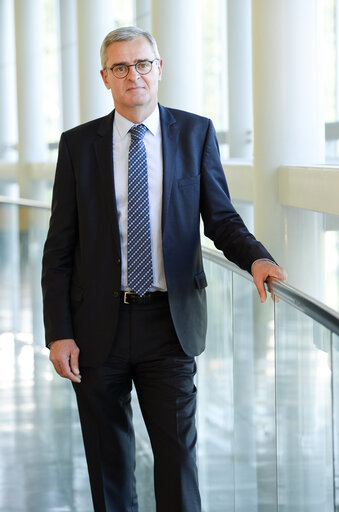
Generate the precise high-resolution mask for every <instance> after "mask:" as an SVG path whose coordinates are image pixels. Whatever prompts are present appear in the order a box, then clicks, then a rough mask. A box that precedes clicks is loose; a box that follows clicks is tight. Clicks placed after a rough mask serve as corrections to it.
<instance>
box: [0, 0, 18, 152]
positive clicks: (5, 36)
mask: <svg viewBox="0 0 339 512" xmlns="http://www.w3.org/2000/svg"><path fill="white" fill-rule="evenodd" d="M15 89H16V88H15V47H14V12H13V2H12V1H11V0H0V112H1V115H0V160H11V159H13V153H14V151H13V149H12V148H13V146H14V144H15V142H16V132H17V125H16V98H15Z"/></svg>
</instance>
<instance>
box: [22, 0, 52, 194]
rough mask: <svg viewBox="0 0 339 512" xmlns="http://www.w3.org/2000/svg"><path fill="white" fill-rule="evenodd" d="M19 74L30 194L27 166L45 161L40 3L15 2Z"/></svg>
mask: <svg viewBox="0 0 339 512" xmlns="http://www.w3.org/2000/svg"><path fill="white" fill-rule="evenodd" d="M14 6H15V40H16V73H17V95H18V129H19V130H18V131H19V144H18V145H19V162H20V165H19V167H20V171H19V182H20V194H21V195H23V196H26V197H27V195H28V197H29V195H30V191H29V188H30V187H29V182H28V178H27V176H26V171H25V165H26V164H27V163H34V162H41V161H44V160H45V159H46V155H47V142H46V131H45V124H44V115H43V107H44V105H43V96H44V91H43V66H44V64H43V48H44V45H43V40H42V20H41V17H42V9H43V5H42V2H41V0H15V2H14Z"/></svg>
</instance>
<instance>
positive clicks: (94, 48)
mask: <svg viewBox="0 0 339 512" xmlns="http://www.w3.org/2000/svg"><path fill="white" fill-rule="evenodd" d="M111 11H112V2H111V1H110V0H78V1H77V16H78V63H79V88H80V89H79V94H80V122H81V123H84V122H86V121H90V120H91V119H95V118H96V117H100V116H104V115H106V114H108V113H109V112H110V111H111V110H112V109H113V103H112V101H113V100H112V95H111V92H110V91H107V89H106V88H105V86H104V83H103V81H102V78H101V76H100V69H101V63H100V46H101V43H102V41H103V40H104V38H105V36H106V35H107V33H108V32H110V31H111V30H113V29H114V28H115V27H112V24H111V19H112V18H111V17H110V16H109V13H110V12H111Z"/></svg>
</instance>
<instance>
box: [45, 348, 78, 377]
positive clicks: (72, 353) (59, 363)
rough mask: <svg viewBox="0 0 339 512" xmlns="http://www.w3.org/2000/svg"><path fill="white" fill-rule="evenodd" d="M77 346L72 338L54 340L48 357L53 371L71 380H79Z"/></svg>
mask: <svg viewBox="0 0 339 512" xmlns="http://www.w3.org/2000/svg"><path fill="white" fill-rule="evenodd" d="M79 352H80V350H79V347H78V346H77V344H76V343H75V341H74V340H72V339H65V340H56V341H53V342H52V343H51V345H50V354H49V359H50V361H52V363H53V365H54V368H55V371H56V372H57V373H58V374H59V375H60V376H61V377H65V378H66V379H69V380H71V381H72V382H77V383H80V382H81V375H80V372H79Z"/></svg>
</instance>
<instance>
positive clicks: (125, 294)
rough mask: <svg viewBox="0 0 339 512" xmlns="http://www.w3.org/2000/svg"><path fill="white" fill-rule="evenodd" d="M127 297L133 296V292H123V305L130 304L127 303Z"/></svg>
mask: <svg viewBox="0 0 339 512" xmlns="http://www.w3.org/2000/svg"><path fill="white" fill-rule="evenodd" d="M128 295H134V294H133V292H124V304H130V302H128V301H127V298H128Z"/></svg>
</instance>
